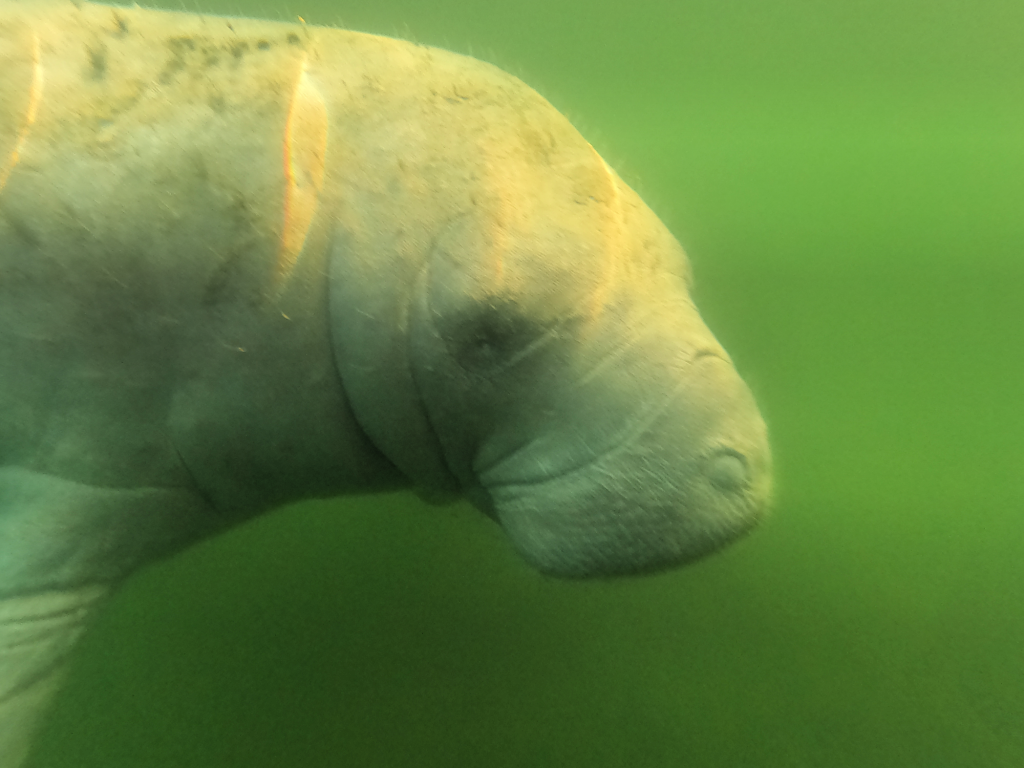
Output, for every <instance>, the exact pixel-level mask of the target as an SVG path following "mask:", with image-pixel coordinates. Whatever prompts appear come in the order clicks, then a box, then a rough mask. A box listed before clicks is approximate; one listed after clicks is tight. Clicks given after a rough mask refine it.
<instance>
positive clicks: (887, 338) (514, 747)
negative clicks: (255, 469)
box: [32, 0, 1024, 768]
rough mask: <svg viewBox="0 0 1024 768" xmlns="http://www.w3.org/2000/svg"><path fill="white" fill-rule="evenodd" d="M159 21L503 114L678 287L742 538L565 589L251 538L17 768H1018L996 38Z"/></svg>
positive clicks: (568, 11) (1014, 37)
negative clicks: (479, 92)
mask: <svg viewBox="0 0 1024 768" xmlns="http://www.w3.org/2000/svg"><path fill="white" fill-rule="evenodd" d="M144 4H145V5H159V4H156V3H150V2H147V3H144ZM162 5H163V7H168V8H175V9H178V8H181V7H184V8H185V9H186V10H197V9H201V10H203V11H208V12H217V13H232V14H244V15H257V16H267V17H271V18H278V19H286V20H294V19H295V18H296V16H302V17H303V18H304V19H305V20H306V21H307V22H308V23H326V24H335V25H340V26H345V27H349V28H352V29H358V30H362V31H369V32H376V33H381V34H388V35H393V36H399V37H407V38H411V39H414V40H416V41H418V42H422V43H428V44H432V45H438V46H441V47H446V48H450V49H453V50H456V51H459V52H463V53H470V54H472V55H475V56H477V57H479V58H483V59H486V60H489V61H492V62H494V63H496V64H498V65H499V66H501V67H502V68H505V69H507V70H509V71H511V72H513V73H514V74H517V75H519V76H520V77H522V78H523V79H524V80H526V81H527V82H528V83H530V84H531V85H532V86H534V87H535V88H537V89H538V90H539V91H540V92H541V93H542V94H544V95H545V96H546V97H547V98H548V99H550V100H551V101H552V102H553V103H554V104H555V106H556V107H558V108H559V109H560V110H562V111H563V112H565V113H566V114H568V115H569V117H570V118H571V119H572V120H573V121H574V122H575V123H576V125H577V126H578V127H579V128H580V129H581V131H582V132H583V133H584V135H585V136H587V138H588V139H589V140H590V141H591V142H592V143H594V145H595V146H596V147H597V148H598V150H599V151H601V152H602V153H603V154H604V156H605V157H606V158H607V159H608V161H609V163H610V164H611V165H613V166H614V167H616V168H617V169H618V170H619V172H620V173H621V174H622V175H623V177H624V178H625V179H626V180H627V181H628V182H629V183H631V184H633V185H634V186H635V187H636V188H637V189H638V191H639V192H640V193H641V195H642V196H643V197H644V199H645V200H646V201H647V202H648V203H649V204H650V205H651V206H652V207H653V208H654V210H655V211H656V212H657V213H658V214H659V215H660V216H661V217H662V218H663V219H664V220H665V221H666V223H667V224H668V225H669V226H670V228H671V229H672V230H673V232H675V234H676V235H677V236H678V237H679V238H680V240H681V241H682V242H683V245H684V246H685V247H686V249H687V250H688V252H689V254H690V258H691V260H692V261H693V264H694V270H695V274H696V280H697V294H696V300H697V304H698V306H699V307H700V308H701V310H702V312H703V314H704V317H705V319H706V320H707V321H708V324H709V325H710V326H711V328H712V329H713V330H714V331H715V332H716V334H717V335H718V337H719V339H720V340H721V341H722V343H723V344H724V345H725V347H726V348H727V349H728V350H729V351H730V353H731V354H732V356H733V358H734V359H735V361H736V363H737V366H738V368H739V370H740V372H741V374H742V375H743V376H744V377H745V378H746V380H747V381H748V382H749V383H750V385H751V387H752V388H753V390H754V392H755V395H756V396H757V398H758V401H759V404H760V405H761V407H762V409H763V411H764V413H765V415H766V418H767V420H768V422H769V427H770V431H771V436H772V443H773V449H774V453H775V459H776V466H777V481H776V486H777V490H776V501H775V505H774V512H773V515H772V516H771V518H770V519H769V520H768V521H767V522H766V523H765V524H764V525H763V526H762V528H761V529H760V530H758V531H757V532H755V533H754V534H753V535H752V536H751V537H749V538H748V539H746V540H745V541H743V542H741V543H739V544H738V545H736V546H733V547H731V548H730V549H728V550H727V551H725V552H723V553H721V554H719V555H716V556H714V557H712V558H709V559H707V560H705V561H703V562H700V563H698V564H696V565H694V566H692V567H689V568H687V569H685V570H682V571H679V572H675V573H671V574H666V575H661V576H657V577H650V578H644V579H637V580H624V581H610V582H585V583H566V582H558V581H553V580H550V579H546V578H544V577H541V576H539V575H537V574H535V573H533V572H532V571H531V570H530V569H529V568H528V567H527V566H526V565H525V564H523V563H522V562H520V561H519V559H518V558H517V557H516V556H515V554H514V553H512V551H511V549H510V546H509V545H508V544H507V543H506V542H505V541H504V539H503V537H502V535H501V533H500V531H499V530H498V529H497V528H496V526H494V525H493V524H492V523H490V522H489V521H487V520H485V519H484V518H483V517H482V516H480V515H478V514H477V513H475V512H473V511H472V510H471V509H469V508H468V507H464V506H453V507H430V506H427V505H425V504H423V503H421V502H419V501H417V500H415V499H414V498H413V497H412V496H411V495H406V494H397V495H387V496H382V497H377V498H370V497H364V498H357V499H349V500H344V501H331V502H317V503H309V504H302V505H298V506H296V507H292V508H289V509H287V510H283V511H281V512H279V513H275V514H274V515H271V516H268V517H266V518H263V519H260V520H258V521H256V522H254V523H253V524H251V525H249V526H247V527H245V528H243V529H241V530H239V531H235V532H234V533H232V534H230V535H227V536H224V537H222V538H219V539H216V540H214V541H211V542H208V543H205V544H203V545H201V546H199V547H197V548H195V549H193V550H191V551H189V552H187V553H186V554H184V555H183V556H180V557H178V558H175V559H173V560H170V561H167V562H165V563H161V564H159V565H158V566H156V567H154V568H150V569H148V570H147V571H145V572H144V573H142V574H140V575H139V576H138V577H137V578H135V579H134V580H133V581H132V582H131V583H130V584H129V585H128V586H127V587H126V588H125V589H124V590H123V592H122V593H121V595H120V596H119V598H118V599H117V600H116V601H115V602H114V604H113V605H112V606H111V607H110V609H109V610H108V611H106V612H105V613H104V615H103V617H102V620H101V621H100V622H99V624H98V626H97V627H96V628H95V631H94V632H92V633H91V634H90V635H89V636H88V637H87V639H86V640H85V641H84V644H83V647H82V649H81V650H82V652H81V653H80V655H79V656H78V657H77V662H76V665H75V668H74V671H73V674H72V677H71V680H70V683H69V686H68V689H67V690H66V692H65V695H64V696H63V698H62V699H61V700H60V704H59V706H58V708H57V711H56V712H55V714H54V717H53V718H52V719H51V722H50V723H49V725H48V727H47V730H46V732H45V733H44V734H43V737H42V742H41V744H40V746H39V749H38V752H37V754H36V756H35V759H34V761H33V762H32V766H34V768H177V767H179V766H180V767H186V766H187V767H188V768H226V767H227V766H246V767H247V768H264V767H266V768H270V767H271V766H273V767H274V768H290V767H291V766H303V767H304V768H327V767H328V766H330V767H331V768H335V767H337V766H371V767H373V768H376V767H378V766H380V767H385V766H387V767H390V766H395V767H398V766H488V767H489V768H497V767H500V766H567V767H568V766H580V767H582V766H586V767H587V768H612V767H613V766H615V767H618V766H630V767H633V766H643V767H646V766H651V767H659V768H660V767H661V766H666V767H668V766H672V767H673V768H677V767H686V768H718V767H720V766H721V767H725V766H729V767H733V766H758V767H763V768H769V767H774V766H792V767H794V768H796V767H799V768H803V767H804V766H807V767H810V766H816V767H820V766H829V768H846V767H851V768H852V767H855V766H856V767H858V768H859V767H861V766H872V767H883V766H892V767H893V768H896V767H899V768H910V767H912V766H922V767H925V766H927V768H944V767H946V766H957V767H960V766H965V767H966V766H985V767H986V768H999V767H1001V766H1008V767H1009V766H1012V767H1013V768H1019V767H1020V766H1021V765H1024V42H1022V41H1024V3H1021V2H1019V0H972V1H971V2H966V0H931V1H930V2H925V1H924V0H914V1H913V2H906V1H903V2H900V1H899V0H895V1H893V0H888V1H886V0H849V1H848V2H843V3H837V2H830V1H825V0H781V1H780V2H772V3H761V2H740V1H739V0H679V1H676V2H661V3H658V2H644V1H643V0H637V1H635V2H630V3H625V2H621V1H619V0H614V1H613V0H608V1H607V2H596V3H582V2H574V1H571V0H546V1H543V2H542V1H540V0H525V1H521V2H516V3H497V2H493V0H440V1H437V0H435V1H434V2H430V3H423V2H412V0H405V1H403V0H374V1H373V2H369V1H368V0H359V1H358V2H356V1H355V0H353V1H352V2H325V0H290V2H288V3H287V4H282V3H278V4H274V3H272V2H270V1H269V0H268V1H267V2H247V1H246V0H199V2H197V3H196V4H194V5H193V4H192V3H191V2H190V3H188V4H187V5H185V6H178V5H176V4H175V3H174V2H173V0H168V1H167V2H166V3H163V4H162Z"/></svg>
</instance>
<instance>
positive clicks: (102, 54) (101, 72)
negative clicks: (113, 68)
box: [89, 48, 107, 80]
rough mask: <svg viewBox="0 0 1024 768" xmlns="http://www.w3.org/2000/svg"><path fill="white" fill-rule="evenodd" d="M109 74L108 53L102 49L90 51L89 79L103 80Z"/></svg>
mask: <svg viewBox="0 0 1024 768" xmlns="http://www.w3.org/2000/svg"><path fill="white" fill-rule="evenodd" d="M106 74H107V52H106V51H105V50H103V49H102V48H100V49H98V50H97V49H95V48H90V49H89V79H90V80H102V79H103V78H104V77H105V76H106Z"/></svg>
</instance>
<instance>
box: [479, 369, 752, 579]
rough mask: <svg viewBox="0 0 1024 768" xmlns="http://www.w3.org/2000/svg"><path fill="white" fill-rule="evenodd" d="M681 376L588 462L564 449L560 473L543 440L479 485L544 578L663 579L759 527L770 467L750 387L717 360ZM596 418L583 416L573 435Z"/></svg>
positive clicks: (635, 413)
mask: <svg viewBox="0 0 1024 768" xmlns="http://www.w3.org/2000/svg"><path fill="white" fill-rule="evenodd" d="M624 373H625V377H626V378H634V379H637V378H643V377H642V376H638V375H637V369H633V370H632V371H631V372H630V371H629V370H628V368H627V369H625V370H624ZM630 374H632V375H630ZM678 376H679V380H678V381H677V382H676V386H675V389H674V391H673V392H672V393H671V395H670V396H669V397H668V398H667V399H666V400H665V401H664V402H662V403H660V404H659V405H658V406H657V407H654V408H652V409H651V410H650V412H647V413H644V412H643V411H642V410H640V411H639V412H638V411H636V410H631V415H630V417H629V419H628V421H629V422H631V424H629V425H628V426H626V425H623V426H624V428H625V429H626V430H628V431H627V432H626V433H625V434H623V432H621V431H620V432H618V434H617V435H616V439H613V441H612V442H611V443H610V444H609V445H608V446H607V447H606V448H605V449H604V450H601V451H600V452H599V453H597V455H594V456H593V457H592V458H590V459H587V460H580V454H579V452H573V451H569V452H568V453H566V454H564V455H563V459H564V461H565V463H564V464H563V465H562V466H559V467H558V468H555V466H554V464H553V463H552V460H551V458H550V453H551V451H552V444H553V443H555V442H556V440H554V439H551V440H545V441H536V442H534V443H533V444H531V445H530V446H528V447H527V448H524V449H522V450H520V451H518V452H516V453H514V454H512V455H511V456H509V457H508V459H507V460H506V461H505V462H503V463H501V464H499V465H497V466H495V467H493V468H491V469H490V470H489V471H488V472H487V473H486V474H485V475H484V476H482V477H481V478H480V480H481V483H482V485H483V486H484V487H485V488H486V489H487V497H488V499H489V503H490V504H492V505H493V507H494V510H495V511H494V513H493V514H494V516H495V517H496V518H497V519H498V521H499V522H500V523H501V525H502V527H503V528H504V529H505V531H506V532H507V533H508V535H509V537H510V538H511V540H512V542H513V544H514V545H515V547H516V548H517V550H518V551H519V552H520V554H521V555H522V556H523V557H524V558H525V559H526V560H527V561H529V562H530V563H531V564H532V565H533V566H534V567H536V568H537V569H538V570H540V571H542V572H544V573H547V574H550V575H555V576H561V577H587V576H613V575H621V574H642V573H650V572H656V571H661V570H665V569H668V568H672V567H676V566H680V565H684V564H686V563H689V562H692V561H693V560H696V559H698V558H700V557H702V556H704V555H706V554H709V553H711V552H713V551H715V550H717V549H719V548H721V547H723V546H725V545H726V544H728V543H730V542H732V541H734V540H735V539H737V538H738V537H740V536H742V535H743V534H745V533H746V532H748V531H749V530H750V529H751V528H752V527H753V526H754V525H755V524H756V523H757V522H758V520H760V519H761V517H763V515H764V513H765V511H766V509H767V505H768V498H769V494H770V486H771V479H770V476H771V458H770V453H769V448H768V442H767V435H766V429H765V425H764V421H763V420H762V419H761V416H760V414H759V413H758V410H757V408H756V406H755V404H754V400H753V398H752V397H751V394H750V392H749V390H748V388H747V387H746V385H745V384H744V383H743V381H742V380H741V379H740V377H739V375H738V374H737V373H736V371H735V369H734V368H733V366H732V364H731V363H730V362H729V361H728V360H727V359H724V358H723V357H720V356H718V355H702V356H700V357H697V358H695V359H694V360H693V361H692V363H691V364H690V365H688V366H686V367H684V368H682V369H681V370H680V371H679V372H678ZM619 410H620V411H621V410H624V409H623V408H622V407H621V405H620V407H619ZM601 420H602V416H601V415H600V414H598V413H596V412H595V413H592V414H586V415H584V416H583V418H582V420H581V425H580V426H579V427H577V428H578V429H583V428H584V427H583V426H582V424H590V425H592V426H593V425H600V424H601ZM545 453H546V454H549V455H548V457H547V458H545V456H544V454H545ZM570 454H571V455H570ZM531 470H532V471H533V472H535V474H533V475H532V476H530V472H531ZM544 472H547V473H548V474H547V475H546V476H545V475H544Z"/></svg>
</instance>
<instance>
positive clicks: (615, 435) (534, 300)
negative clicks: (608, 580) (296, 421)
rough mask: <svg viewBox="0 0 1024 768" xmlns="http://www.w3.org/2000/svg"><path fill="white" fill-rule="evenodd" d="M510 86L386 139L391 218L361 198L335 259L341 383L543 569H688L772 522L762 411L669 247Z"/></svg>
mask: <svg viewBox="0 0 1024 768" xmlns="http://www.w3.org/2000/svg"><path fill="white" fill-rule="evenodd" d="M509 80H510V79H509ZM513 82H514V83H515V82H517V81H513ZM517 87H518V88H519V89H520V90H517V91H515V92H514V94H515V95H517V99H518V100H517V99H516V98H513V99H511V102H512V104H511V106H506V105H505V104H502V103H500V102H499V101H498V100H497V99H493V100H491V101H488V102H487V103H486V106H485V108H482V109H481V110H480V111H481V112H482V113H486V115H477V116H476V118H475V119H470V120H467V119H466V118H465V114H463V115H462V120H461V121H459V120H455V119H454V118H452V119H450V120H448V121H443V120H440V121H439V122H440V123H441V124H442V125H439V126H438V130H439V131H440V132H441V134H442V135H441V136H433V137H431V133H430V131H429V130H425V129H424V130H418V131H417V132H416V134H415V137H414V138H415V140H413V141H411V142H410V141H409V136H410V134H409V132H408V131H404V132H402V135H403V141H401V142H399V141H397V140H396V141H395V142H394V144H393V145H388V140H387V138H386V132H384V131H383V130H382V131H381V133H380V134H379V135H380V136H381V137H383V141H384V144H385V146H384V147H382V148H380V152H381V157H382V160H381V162H383V163H384V164H385V165H388V161H386V160H383V158H384V157H386V156H387V153H388V152H389V151H390V152H393V153H395V154H397V155H398V156H400V158H401V162H397V161H395V162H390V165H389V168H390V170H389V171H388V173H390V176H388V177H387V180H385V181H379V180H378V181H377V183H376V186H375V187H374V188H375V189H387V190H388V193H389V194H388V198H387V204H388V205H391V206H392V211H393V213H392V214H391V215H390V217H388V216H385V215H383V214H381V213H380V211H379V208H378V206H380V205H384V204H385V201H384V200H383V199H382V198H381V199H378V198H376V197H374V195H375V194H376V193H374V192H367V191H366V190H367V188H368V187H369V186H370V185H369V183H368V182H366V183H365V184H364V186H363V187H362V193H360V192H359V191H357V190H354V191H353V192H352V197H351V198H350V203H349V204H350V206H351V207H352V209H353V210H356V211H360V212H361V215H359V216H352V217H350V219H349V221H348V223H347V224H346V225H344V226H342V227H341V228H340V234H339V237H338V245H337V251H338V253H337V258H336V260H335V261H334V263H332V266H331V269H332V277H331V284H332V304H331V313H332V318H333V323H334V325H333V328H332V333H334V334H335V345H336V349H337V354H338V361H339V366H340V369H341V373H342V379H343V382H344V384H345V388H346V392H347V394H348V396H349V398H350V401H351V403H352V407H353V410H354V412H355V415H356V417H357V419H359V421H360V423H361V424H362V425H363V427H364V429H365V430H366V431H367V434H368V435H369V436H370V438H371V440H373V442H374V443H375V444H376V445H377V446H378V447H379V448H380V450H382V451H383V452H384V453H385V455H387V456H388V457H389V458H390V459H391V460H392V461H393V462H394V463H395V464H396V465H397V466H398V467H399V468H401V469H402V470H403V471H404V472H405V473H406V474H407V475H408V476H409V477H410V478H411V479H412V480H413V481H414V482H415V483H417V484H418V485H420V486H422V487H425V488H428V489H450V490H455V491H457V492H459V493H461V494H463V495H465V496H466V497H468V498H469V499H470V500H471V501H472V502H473V503H474V504H475V505H477V506H478V507H479V508H480V509H481V510H483V511H484V512H485V513H486V514H488V515H489V516H491V517H492V518H494V519H495V520H496V521H497V522H498V523H499V524H500V525H501V527H502V528H503V529H504V530H505V531H506V532H507V534H508V536H509V537H510V539H511V541H512V542H513V544H514V545H515V547H516V548H517V550H518V551H519V552H520V553H521V554H522V556H523V557H524V558H525V559H526V560H527V561H529V562H530V563H531V564H533V565H534V566H535V567H536V568H538V569H539V570H541V571H543V572H546V573H550V574H554V575H559V576H572V577H578V576H590V575H614V574H627V573H643V572H650V571H656V570H661V569H665V568H668V567H672V566H675V565H680V564H683V563H686V562H689V561H692V560H694V559H695V558H698V557H700V556H702V555H704V554H706V553H708V552H711V551H713V550H715V549H716V548H718V547H721V546H722V545H724V544H726V543H727V542H729V541H731V540H733V539H735V538H736V537H737V536H739V535H741V534H743V533H744V532H746V531H747V530H749V529H750V528H751V526H752V525H753V524H754V523H755V522H756V521H757V520H758V519H759V518H760V517H761V516H762V514H763V513H764V511H765V508H766V503H767V498H768V495H769V488H770V457H769V449H768V444H767V439H766V430H765V425H764V422H763V420H762V419H761V416H760V415H759V413H758V410H757V407H756V405H755V404H754V401H753V398H752V397H751V394H750V392H749V390H748V389H747V387H746V385H745V384H744V383H743V381H742V380H741V379H740V377H739V375H738V374H737V372H736V370H735V369H734V367H733V364H732V361H731V360H730V358H729V356H728V354H727V353H726V352H725V350H724V349H723V348H722V347H721V345H720V344H719V343H718V342H717V341H716V339H715V337H714V336H713V335H712V333H711V332H710V331H709V330H708V328H707V326H706V325H705V324H704V322H703V321H702V320H701V318H700V315H699V314H698V312H697V309H696V307H695V306H694V303H693V300H692V298H691V295H690V287H691V278H690V271H689V266H688V262H687V259H686V256H685V254H684V253H683V251H682V249H681V247H680V246H679V244H678V243H677V242H676V240H675V239H674V238H673V237H672V236H671V234H670V233H669V232H668V231H667V230H666V228H665V227H664V225H663V224H662V223H661V222H660V221H659V220H658V218H657V217H656V216H655V215H654V214H653V213H652V212H651V210H650V209H648V208H647V206H646V205H644V203H643V202H642V201H641V200H640V199H639V197H638V196H637V195H636V194H635V193H634V192H633V191H632V190H631V189H630V188H629V187H628V186H627V185H626V184H624V183H623V182H622V181H621V180H620V179H619V178H618V176H617V175H616V174H615V173H614V172H613V171H612V170H611V169H610V168H609V167H608V166H607V165H606V163H605V162H604V161H603V160H602V159H601V157H600V156H599V155H598V154H597V152H595V151H594V149H593V148H592V147H591V146H590V145H589V144H588V143H587V142H586V141H584V140H583V139H582V138H581V137H580V136H579V134H578V133H577V132H576V131H575V130H574V129H573V128H572V127H571V126H570V125H569V124H568V122H567V121H565V120H564V118H562V117H561V116H560V115H558V113H557V112H555V111H554V110H553V109H552V108H551V107H550V106H548V105H547V103H546V102H543V100H542V99H540V98H539V97H537V96H536V95H535V94H533V93H532V91H528V89H525V87H523V86H521V85H519V86H517ZM464 89H465V90H467V92H469V91H470V89H468V88H465V87H464ZM508 96H509V91H508V89H507V88H506V90H505V92H504V94H503V97H504V98H505V99H506V104H507V101H508V100H509V99H508ZM459 106H462V107H465V105H459ZM468 111H469V110H468V109H464V112H468ZM495 114H498V115H500V116H501V117H502V119H495ZM428 137H430V138H428ZM439 158H440V159H441V160H439ZM442 161H443V162H442ZM366 162H367V163H368V164H369V163H370V161H369V160H367V161H366ZM365 172H366V173H367V174H370V173H372V172H373V171H372V169H371V168H370V167H369V165H368V166H367V168H366V169H365ZM385 175H387V174H385ZM355 186H358V185H355ZM371 211H372V213H370V212H371ZM395 211H405V214H404V215H402V214H401V213H395ZM389 228H390V229H389ZM396 230H400V233H396ZM379 259H383V262H384V264H385V265H386V266H385V267H384V268H383V269H381V268H380V267H379V265H378V266H377V267H375V266H374V264H375V262H376V261H377V260H379ZM374 275H375V276H376V282H374V277H373V276H374ZM386 281H393V282H392V283H391V284H385V282H386ZM367 294H371V295H367Z"/></svg>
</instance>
